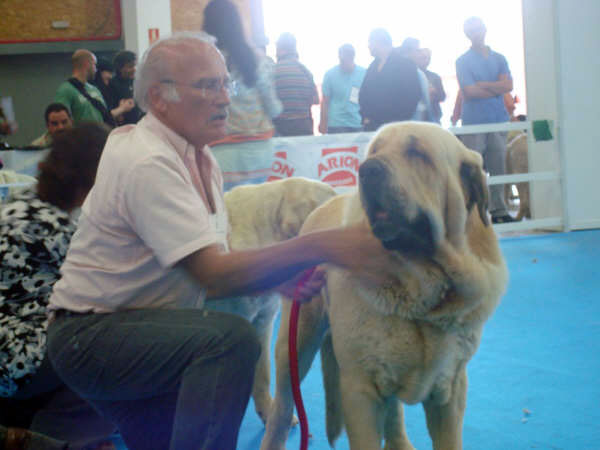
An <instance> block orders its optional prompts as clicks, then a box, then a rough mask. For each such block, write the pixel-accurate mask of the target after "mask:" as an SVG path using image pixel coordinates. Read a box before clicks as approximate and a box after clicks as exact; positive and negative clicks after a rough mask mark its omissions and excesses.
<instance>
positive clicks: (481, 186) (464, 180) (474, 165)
mask: <svg viewBox="0 0 600 450" xmlns="http://www.w3.org/2000/svg"><path fill="white" fill-rule="evenodd" d="M473 153H475V152H473ZM477 156H479V155H478V154H477ZM479 161H481V157H480V158H479ZM460 181H461V184H462V188H463V192H464V195H465V204H466V206H467V210H468V211H469V212H470V211H471V209H472V208H473V205H475V204H477V211H478V212H479V217H480V218H481V221H482V222H483V224H484V225H485V226H486V227H487V226H488V225H489V224H490V221H489V219H488V216H487V208H488V190H487V183H486V181H485V175H484V173H483V170H482V168H481V163H480V162H475V161H469V160H466V161H463V162H462V163H461V165H460Z"/></svg>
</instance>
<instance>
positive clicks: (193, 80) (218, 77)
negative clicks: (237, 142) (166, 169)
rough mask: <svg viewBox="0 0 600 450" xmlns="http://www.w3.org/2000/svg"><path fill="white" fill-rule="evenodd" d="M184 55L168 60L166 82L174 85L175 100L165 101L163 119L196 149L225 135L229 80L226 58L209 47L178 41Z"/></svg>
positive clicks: (194, 42) (193, 42)
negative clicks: (168, 67)
mask: <svg viewBox="0 0 600 450" xmlns="http://www.w3.org/2000/svg"><path fill="white" fill-rule="evenodd" d="M181 45H182V46H183V47H184V49H182V51H185V57H178V58H176V59H172V60H171V63H172V64H171V70H170V73H171V76H170V77H169V81H168V82H167V83H168V84H174V85H175V88H176V89H177V92H178V94H179V98H180V100H179V101H178V102H167V103H166V104H165V110H164V114H163V119H164V120H163V121H165V123H166V124H167V125H168V126H169V127H170V128H171V129H172V130H173V131H175V132H176V133H177V134H179V135H180V136H182V137H183V138H185V139H186V140H187V141H188V142H190V143H191V144H193V145H195V146H196V147H197V148H198V147H200V146H204V145H206V144H208V143H210V142H213V141H217V140H219V139H222V138H223V137H225V124H226V120H227V106H228V105H229V94H228V92H227V91H226V90H225V89H224V88H223V83H224V82H226V81H227V80H229V74H228V72H227V67H226V66H225V61H224V60H223V57H222V56H221V54H220V53H219V52H218V51H217V50H216V49H215V48H214V47H212V46H210V45H208V44H206V43H202V42H196V41H187V42H185V44H181Z"/></svg>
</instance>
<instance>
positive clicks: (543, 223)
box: [448, 121, 568, 232]
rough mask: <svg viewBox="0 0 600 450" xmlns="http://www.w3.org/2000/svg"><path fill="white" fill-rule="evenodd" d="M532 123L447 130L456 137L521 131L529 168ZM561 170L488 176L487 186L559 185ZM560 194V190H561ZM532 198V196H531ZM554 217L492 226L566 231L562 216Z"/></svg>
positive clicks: (565, 209)
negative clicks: (523, 134) (524, 133)
mask: <svg viewBox="0 0 600 450" xmlns="http://www.w3.org/2000/svg"><path fill="white" fill-rule="evenodd" d="M531 129H532V123H531V122H530V121H525V122H505V123H490V124H482V125H465V126H462V127H450V128H448V130H449V131H450V132H451V133H453V134H454V135H456V136H460V135H463V134H474V133H491V132H498V131H513V130H517V131H520V130H523V131H526V132H527V147H528V159H529V162H530V164H529V167H531V150H532V148H533V145H532V144H533V143H534V139H533V133H532V132H531ZM552 135H553V136H556V130H552ZM562 173H563V170H562V168H559V169H558V170H556V171H542V172H528V173H522V174H521V173H520V174H512V175H496V176H490V177H489V178H488V185H490V186H491V185H496V184H507V183H511V184H513V183H521V182H533V181H555V182H556V183H558V184H560V183H562V182H563V180H562ZM561 192H562V190H561ZM531 197H532V198H533V196H531ZM561 203H562V215H564V214H565V212H566V211H568V208H567V205H566V198H564V196H563V199H562V202H561ZM562 215H561V216H555V217H546V218H542V219H530V220H526V219H524V220H522V221H521V222H511V223H504V224H496V225H494V229H495V230H497V231H499V232H503V231H521V230H534V229H556V228H559V229H561V230H565V229H566V226H565V224H566V221H565V220H564V218H563V216H562Z"/></svg>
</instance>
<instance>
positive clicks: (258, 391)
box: [252, 317, 273, 423]
mask: <svg viewBox="0 0 600 450" xmlns="http://www.w3.org/2000/svg"><path fill="white" fill-rule="evenodd" d="M256 331H257V332H258V339H259V341H260V347H261V353H260V358H259V359H258V362H257V363H256V371H255V373H254V385H253V386H252V398H253V399H254V407H255V408H256V413H257V414H258V416H259V417H260V418H261V420H262V421H263V423H267V418H268V417H269V411H271V407H272V404H273V399H272V398H271V394H270V392H269V386H270V384H271V361H270V356H271V336H272V334H273V317H270V322H267V323H266V324H263V325H262V326H261V327H256Z"/></svg>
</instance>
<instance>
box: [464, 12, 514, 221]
mask: <svg viewBox="0 0 600 450" xmlns="http://www.w3.org/2000/svg"><path fill="white" fill-rule="evenodd" d="M464 32H465V34H466V36H467V38H469V40H470V41H471V44H472V45H471V48H470V49H469V50H468V51H467V52H466V53H465V54H463V55H462V56H461V57H460V58H458V59H457V60H456V77H457V78H458V83H459V85H460V89H461V92H462V94H463V98H464V102H463V106H462V115H461V119H462V124H463V125H474V124H483V123H498V122H508V120H509V117H508V113H507V112H506V108H505V107H504V101H503V96H504V94H505V93H506V92H510V91H512V88H513V82H512V77H511V75H510V70H509V69H508V63H507V62H506V59H505V58H504V56H502V55H501V54H500V53H496V52H494V51H493V50H492V49H491V48H490V47H488V46H487V45H485V33H486V28H485V25H484V23H483V21H482V20H481V19H480V18H479V17H470V18H469V19H467V20H466V21H465V24H464ZM460 138H461V140H462V141H463V143H464V144H465V145H466V146H467V147H468V148H470V149H472V150H475V151H477V152H479V153H481V155H482V156H483V162H484V167H485V170H486V171H488V172H489V173H490V175H504V171H505V164H506V163H505V158H506V132H493V133H477V134H467V135H462V136H461V137H460ZM503 192H504V187H503V186H502V185H493V186H490V208H489V209H490V213H491V215H492V222H493V223H505V222H513V221H514V219H513V218H512V216H510V215H509V214H508V212H507V210H506V205H505V203H504V198H503Z"/></svg>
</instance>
